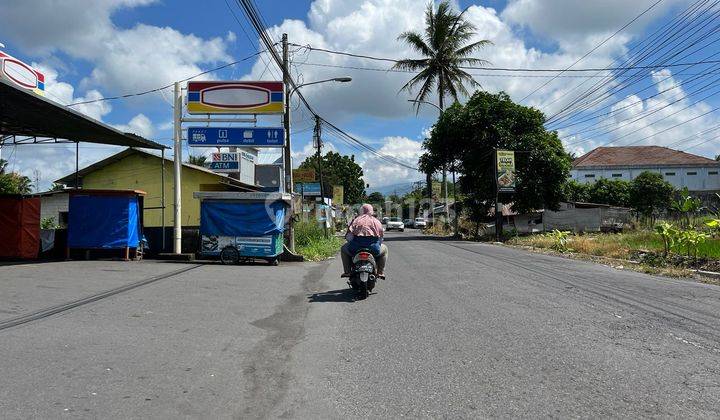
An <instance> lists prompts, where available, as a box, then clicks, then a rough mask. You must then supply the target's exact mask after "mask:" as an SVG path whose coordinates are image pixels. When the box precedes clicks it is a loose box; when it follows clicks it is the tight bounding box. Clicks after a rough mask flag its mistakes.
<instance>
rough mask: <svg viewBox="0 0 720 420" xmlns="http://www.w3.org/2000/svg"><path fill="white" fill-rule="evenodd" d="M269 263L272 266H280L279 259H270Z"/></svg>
mask: <svg viewBox="0 0 720 420" xmlns="http://www.w3.org/2000/svg"><path fill="white" fill-rule="evenodd" d="M268 263H269V264H270V265H278V264H280V263H279V261H278V259H277V258H270V259H268Z"/></svg>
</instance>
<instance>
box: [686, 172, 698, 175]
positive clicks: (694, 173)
mask: <svg viewBox="0 0 720 420" xmlns="http://www.w3.org/2000/svg"><path fill="white" fill-rule="evenodd" d="M687 174H688V175H697V172H688V173H687Z"/></svg>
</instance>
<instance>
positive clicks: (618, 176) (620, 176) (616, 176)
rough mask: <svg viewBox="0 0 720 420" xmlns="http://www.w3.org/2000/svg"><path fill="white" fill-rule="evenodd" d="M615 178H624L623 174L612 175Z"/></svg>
mask: <svg viewBox="0 0 720 420" xmlns="http://www.w3.org/2000/svg"><path fill="white" fill-rule="evenodd" d="M612 177H613V178H622V174H612Z"/></svg>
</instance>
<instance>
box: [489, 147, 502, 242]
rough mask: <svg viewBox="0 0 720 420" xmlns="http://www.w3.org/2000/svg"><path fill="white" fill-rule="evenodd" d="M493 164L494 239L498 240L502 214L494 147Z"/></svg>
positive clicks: (496, 157)
mask: <svg viewBox="0 0 720 420" xmlns="http://www.w3.org/2000/svg"><path fill="white" fill-rule="evenodd" d="M492 165H493V171H492V173H493V174H494V178H495V180H494V181H495V241H496V242H500V240H501V239H502V225H503V216H502V205H501V204H500V188H498V184H497V179H498V150H497V148H495V158H494V160H493V162H492Z"/></svg>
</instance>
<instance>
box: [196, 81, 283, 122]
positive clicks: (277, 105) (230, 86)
mask: <svg viewBox="0 0 720 420" xmlns="http://www.w3.org/2000/svg"><path fill="white" fill-rule="evenodd" d="M284 104H285V101H284V90H283V83H282V82H237V81H219V82H189V83H188V96H187V109H188V112H189V113H190V114H282V113H283V108H284V106H283V105H284Z"/></svg>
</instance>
